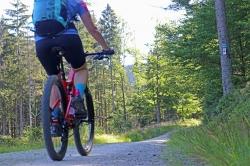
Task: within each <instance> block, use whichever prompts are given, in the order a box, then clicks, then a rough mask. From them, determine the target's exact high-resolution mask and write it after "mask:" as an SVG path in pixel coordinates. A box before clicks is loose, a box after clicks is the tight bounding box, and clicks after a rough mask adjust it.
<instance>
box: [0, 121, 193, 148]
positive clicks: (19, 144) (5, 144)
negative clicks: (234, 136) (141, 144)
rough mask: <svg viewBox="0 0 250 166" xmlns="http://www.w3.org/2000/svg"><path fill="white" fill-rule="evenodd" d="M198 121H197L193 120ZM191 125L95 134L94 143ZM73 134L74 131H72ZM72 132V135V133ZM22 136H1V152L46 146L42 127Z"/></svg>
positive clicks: (143, 136) (137, 137)
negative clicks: (14, 137)
mask: <svg viewBox="0 0 250 166" xmlns="http://www.w3.org/2000/svg"><path fill="white" fill-rule="evenodd" d="M192 123H197V122H192ZM181 125H182V126H186V125H190V122H184V121H182V122H177V123H174V122H173V123H162V124H160V125H153V126H148V127H145V128H142V129H134V130H131V131H129V132H126V133H124V134H98V133H96V134H95V140H94V144H107V143H120V142H135V141H142V140H146V139H150V138H154V137H157V136H160V135H162V134H164V133H166V132H169V131H172V130H174V129H176V128H178V127H179V126H181ZM71 134H72V133H71ZM71 134H70V135H71ZM24 135H25V136H24V137H22V138H16V139H13V138H10V137H1V136H0V153H8V152H17V151H28V150H34V149H41V148H44V143H43V140H42V130H41V128H27V130H26V131H25V134H24ZM69 146H74V140H73V137H70V139H69Z"/></svg>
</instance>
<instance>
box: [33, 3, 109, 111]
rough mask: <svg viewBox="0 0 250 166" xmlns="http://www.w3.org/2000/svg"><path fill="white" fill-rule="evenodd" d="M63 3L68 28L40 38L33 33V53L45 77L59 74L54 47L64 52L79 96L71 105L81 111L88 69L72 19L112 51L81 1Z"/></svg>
mask: <svg viewBox="0 0 250 166" xmlns="http://www.w3.org/2000/svg"><path fill="white" fill-rule="evenodd" d="M66 2H67V4H66V10H67V18H70V22H69V25H68V26H67V29H65V30H64V31H62V32H60V33H58V34H56V35H53V36H39V35H38V34H37V33H36V32H35V45H36V54H37V57H38V59H39V61H40V62H41V64H42V66H43V67H44V69H45V70H46V72H47V74H48V75H58V74H59V70H58V65H59V58H58V57H57V56H56V55H55V53H53V51H51V50H52V48H53V47H55V46H57V47H58V46H60V47H62V48H63V49H64V50H65V51H66V55H65V59H66V60H67V61H68V62H69V63H70V64H71V66H72V68H73V69H74V71H75V77H74V83H75V87H76V89H77V90H78V91H79V93H80V95H79V96H77V97H76V98H74V99H73V100H72V105H73V107H75V109H76V110H82V109H81V108H82V107H83V104H82V103H83V98H82V97H83V95H84V90H85V87H86V83H87V80H88V70H87V65H86V63H85V61H86V60H85V57H84V54H83V46H82V42H81V39H80V37H79V35H78V32H77V29H76V27H75V25H74V23H73V21H74V19H73V18H75V16H76V15H79V16H80V18H81V21H82V22H83V24H84V25H85V27H86V29H87V30H88V32H89V33H90V34H91V35H92V36H93V38H94V39H95V40H96V41H97V42H98V43H99V44H100V45H101V46H102V48H103V50H104V51H107V52H108V51H111V49H110V48H109V47H108V45H107V43H106V41H105V40H104V38H103V36H102V35H101V34H100V32H99V31H98V29H97V28H96V26H95V25H94V23H93V21H92V19H91V15H90V13H89V10H88V8H87V5H86V3H85V2H84V0H66ZM33 14H34V13H33ZM43 28H53V27H51V26H50V27H43Z"/></svg>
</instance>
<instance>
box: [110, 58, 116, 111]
mask: <svg viewBox="0 0 250 166" xmlns="http://www.w3.org/2000/svg"><path fill="white" fill-rule="evenodd" d="M110 76H111V87H112V112H115V96H114V91H115V90H114V76H113V62H112V57H111V58H110Z"/></svg>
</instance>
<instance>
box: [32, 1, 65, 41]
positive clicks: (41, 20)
mask: <svg viewBox="0 0 250 166" xmlns="http://www.w3.org/2000/svg"><path fill="white" fill-rule="evenodd" d="M66 4H67V0H35V1H34V9H33V15H32V20H33V24H34V27H35V33H36V34H38V35H39V36H53V35H56V34H58V33H60V32H62V31H64V30H65V29H67V26H68V24H69V21H68V19H67V9H66Z"/></svg>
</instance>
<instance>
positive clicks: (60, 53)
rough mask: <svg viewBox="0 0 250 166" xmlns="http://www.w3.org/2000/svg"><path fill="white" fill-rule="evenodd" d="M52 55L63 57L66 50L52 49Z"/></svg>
mask: <svg viewBox="0 0 250 166" xmlns="http://www.w3.org/2000/svg"><path fill="white" fill-rule="evenodd" d="M51 51H52V53H54V54H56V55H59V56H63V55H64V54H65V52H66V51H65V50H64V49H63V47H60V46H55V47H52V48H51Z"/></svg>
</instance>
